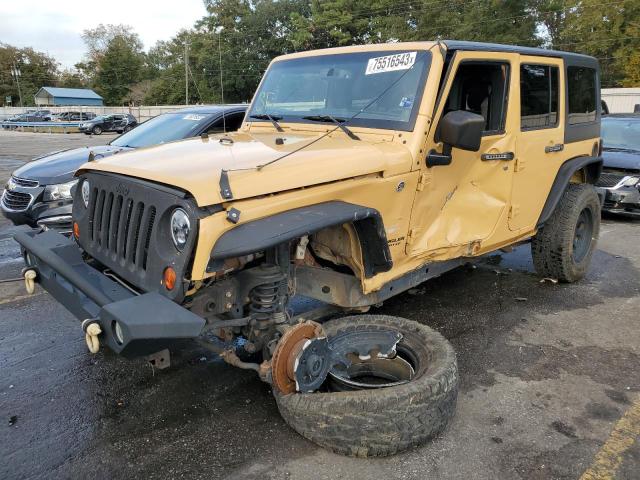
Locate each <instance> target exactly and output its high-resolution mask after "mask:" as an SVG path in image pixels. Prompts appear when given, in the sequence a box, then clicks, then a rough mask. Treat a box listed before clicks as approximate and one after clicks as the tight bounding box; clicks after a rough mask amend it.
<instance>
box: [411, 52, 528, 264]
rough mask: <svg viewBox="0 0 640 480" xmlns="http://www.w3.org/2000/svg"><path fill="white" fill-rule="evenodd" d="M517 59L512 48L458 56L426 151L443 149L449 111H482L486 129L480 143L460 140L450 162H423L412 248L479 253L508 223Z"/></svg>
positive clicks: (436, 254) (437, 253)
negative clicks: (474, 147)
mask: <svg viewBox="0 0 640 480" xmlns="http://www.w3.org/2000/svg"><path fill="white" fill-rule="evenodd" d="M517 65H518V55H517V54H512V53H496V52H464V51H459V52H457V53H456V54H455V55H454V57H453V59H452V60H451V65H450V67H449V72H450V73H448V74H447V77H446V78H445V81H444V83H443V87H442V93H441V96H440V101H439V104H438V106H437V109H436V112H435V115H434V119H433V123H432V127H431V129H430V131H429V133H428V136H427V140H426V145H425V149H424V152H429V151H430V150H435V151H437V152H442V144H441V143H436V142H435V140H434V137H435V136H436V135H435V134H436V131H437V125H438V122H439V121H440V119H441V118H442V117H443V116H444V115H445V114H446V113H448V112H449V111H454V110H466V111H472V112H474V113H478V114H481V115H482V116H484V117H485V122H486V125H485V131H484V133H483V136H482V141H481V146H480V149H479V151H477V152H470V151H464V150H460V149H456V148H454V149H453V151H452V162H451V164H450V165H444V166H434V167H431V168H428V167H427V166H426V165H423V167H422V173H421V180H420V182H419V186H418V192H417V194H416V197H415V203H414V206H413V209H412V212H411V230H410V234H409V238H408V241H407V254H410V255H420V256H423V255H427V256H433V257H434V258H437V257H440V256H444V257H454V256H460V255H467V254H475V253H476V252H477V250H479V248H480V246H481V245H482V244H483V242H485V241H492V240H491V239H492V238H493V237H496V236H498V237H499V236H500V235H497V234H496V232H502V231H503V230H506V228H507V227H506V223H507V222H506V216H507V211H508V208H509V202H510V196H511V180H512V175H513V167H512V164H513V161H512V160H511V158H512V156H513V155H514V154H515V133H516V132H514V131H513V125H514V119H515V116H514V115H516V114H517V112H514V111H513V109H512V108H511V105H510V104H509V103H510V102H509V97H510V95H511V93H510V92H511V91H512V90H513V89H514V87H515V85H516V84H515V79H514V76H513V70H514V68H517ZM503 157H504V158H505V159H501V158H503ZM422 163H423V164H424V163H425V162H422ZM501 235H502V237H504V235H503V234H502V233H501Z"/></svg>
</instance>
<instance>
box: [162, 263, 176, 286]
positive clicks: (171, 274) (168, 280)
mask: <svg viewBox="0 0 640 480" xmlns="http://www.w3.org/2000/svg"><path fill="white" fill-rule="evenodd" d="M162 281H163V283H164V286H165V288H166V289H167V290H173V287H175V286H176V271H175V270H174V269H173V268H172V267H167V268H165V269H164V273H163V274H162Z"/></svg>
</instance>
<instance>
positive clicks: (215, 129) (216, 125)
mask: <svg viewBox="0 0 640 480" xmlns="http://www.w3.org/2000/svg"><path fill="white" fill-rule="evenodd" d="M242 120H244V112H238V113H230V114H227V115H225V117H224V122H223V120H222V118H219V119H218V120H216V121H215V122H213V123H212V124H211V125H210V126H209V128H207V133H210V134H212V135H213V134H215V133H222V132H223V131H224V125H225V124H226V126H227V132H235V131H236V130H238V129H239V128H240V126H241V125H242Z"/></svg>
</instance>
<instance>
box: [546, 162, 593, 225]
mask: <svg viewBox="0 0 640 480" xmlns="http://www.w3.org/2000/svg"><path fill="white" fill-rule="evenodd" d="M585 167H588V168H587V173H588V177H587V182H588V183H591V184H595V183H596V182H597V181H598V178H600V173H601V172H602V157H600V156H598V157H592V156H583V157H575V158H572V159H570V160H567V161H566V162H564V163H563V164H562V165H561V166H560V168H559V169H558V173H557V174H556V178H555V180H554V181H553V185H551V190H550V191H549V196H548V197H547V201H546V202H545V204H544V207H543V208H542V213H540V217H539V218H538V223H537V224H536V228H540V227H541V226H542V225H544V223H545V222H546V221H547V220H549V218H550V217H551V215H552V214H553V212H554V210H555V209H556V206H557V205H558V202H559V201H560V198H561V197H562V194H563V193H564V191H565V189H566V188H567V185H569V181H570V180H571V177H572V176H573V174H574V173H576V172H577V171H578V170H580V169H582V168H585Z"/></svg>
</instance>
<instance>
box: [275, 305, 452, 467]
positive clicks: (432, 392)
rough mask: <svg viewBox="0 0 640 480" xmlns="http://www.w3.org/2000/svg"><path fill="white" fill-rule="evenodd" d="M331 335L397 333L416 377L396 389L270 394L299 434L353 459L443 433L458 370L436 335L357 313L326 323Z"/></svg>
mask: <svg viewBox="0 0 640 480" xmlns="http://www.w3.org/2000/svg"><path fill="white" fill-rule="evenodd" d="M323 327H324V330H325V332H326V333H327V336H329V337H331V336H333V335H336V334H338V333H341V332H345V331H353V330H371V329H383V330H389V329H391V330H397V331H400V332H401V333H402V334H403V338H402V340H401V341H400V343H399V344H398V352H401V351H402V349H405V350H406V351H407V352H410V353H411V355H412V356H413V357H415V358H414V360H415V361H414V363H416V365H414V368H415V374H414V377H413V378H412V379H411V380H410V381H409V382H408V383H404V384H401V385H397V386H391V387H385V388H378V389H368V390H349V391H341V392H316V393H293V394H290V395H282V394H280V393H279V392H276V391H275V390H274V396H275V398H276V401H277V403H278V408H279V410H280V414H281V415H282V416H283V418H284V419H285V421H286V422H287V423H288V424H289V425H290V426H291V427H292V428H293V429H294V430H296V431H297V432H298V433H299V434H300V435H302V436H303V437H306V438H308V439H309V440H311V441H313V442H315V443H317V444H319V445H321V446H323V447H325V448H328V449H330V450H333V451H334V452H336V453H340V454H343V455H350V456H358V457H370V456H385V455H392V454H395V453H397V452H399V451H401V450H405V449H407V448H409V447H411V446H415V445H420V444H422V443H424V442H426V441H427V440H429V439H431V438H433V437H434V436H435V435H437V434H438V433H440V432H442V431H443V430H444V429H445V427H446V426H447V424H448V422H449V420H450V419H451V417H453V414H454V412H455V408H456V400H457V396H458V367H457V362H456V356H455V352H454V350H453V347H452V346H451V344H449V342H448V341H447V340H446V339H445V338H444V337H443V336H442V335H440V334H439V333H438V332H436V331H434V330H432V329H430V328H429V327H426V326H424V325H421V324H419V323H417V322H414V321H411V320H406V319H403V318H397V317H389V316H385V315H358V316H351V317H345V318H341V319H338V320H332V321H329V322H326V323H325V324H324V325H323Z"/></svg>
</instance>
